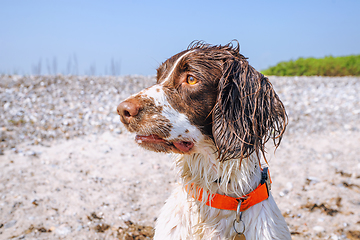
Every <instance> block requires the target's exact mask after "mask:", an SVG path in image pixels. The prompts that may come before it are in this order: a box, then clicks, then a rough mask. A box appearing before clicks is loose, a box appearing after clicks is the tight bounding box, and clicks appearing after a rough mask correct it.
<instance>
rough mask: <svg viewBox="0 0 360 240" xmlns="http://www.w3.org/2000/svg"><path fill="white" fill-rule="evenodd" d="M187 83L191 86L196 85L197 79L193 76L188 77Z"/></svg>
mask: <svg viewBox="0 0 360 240" xmlns="http://www.w3.org/2000/svg"><path fill="white" fill-rule="evenodd" d="M187 83H188V84H190V85H194V84H196V83H197V79H196V78H194V77H193V76H188V77H187Z"/></svg>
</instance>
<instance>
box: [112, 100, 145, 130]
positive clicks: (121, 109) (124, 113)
mask: <svg viewBox="0 0 360 240" xmlns="http://www.w3.org/2000/svg"><path fill="white" fill-rule="evenodd" d="M139 110H140V104H139V103H138V102H137V101H136V100H133V99H130V100H126V101H123V102H122V103H120V104H119V106H118V107H117V113H118V114H119V115H120V117H121V118H120V119H121V121H122V122H123V123H124V124H129V122H130V120H131V119H132V118H133V117H136V116H137V115H138V113H139Z"/></svg>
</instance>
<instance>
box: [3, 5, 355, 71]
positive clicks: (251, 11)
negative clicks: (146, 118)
mask: <svg viewBox="0 0 360 240" xmlns="http://www.w3.org/2000/svg"><path fill="white" fill-rule="evenodd" d="M233 39H237V40H238V41H239V43H240V46H241V53H242V54H243V55H245V56H246V57H248V58H249V62H250V64H251V65H253V66H254V67H255V68H256V69H258V70H262V69H265V68H267V67H269V66H272V65H275V64H277V63H278V62H280V61H287V60H290V59H293V60H295V59H297V58H299V57H324V56H328V55H333V56H343V55H350V54H360V1H358V0H341V1H340V0H310V1H308V0H302V1H289V0H288V1H269V0H268V1H260V0H259V1H257V0H254V1H240V0H239V1H226V0H224V1H211V0H207V1H201V0H190V1H187V0H182V1H136V0H133V1H121V0H119V1H107V0H103V1H91V0H87V1H80V0H79V1H76V0H71V1H70V0H69V1H68V0H61V1H60V0H58V1H49V0H46V1H40V0H31V1H25V0H23V1H19V0H11V1H9V0H6V1H5V0H0V74H1V73H8V74H12V73H18V74H31V73H34V71H39V68H36V67H37V66H39V62H40V63H41V73H42V74H47V73H49V72H50V73H53V72H54V71H55V70H56V73H64V74H67V73H69V72H70V73H78V74H80V75H83V74H86V73H91V72H92V73H95V74H97V75H104V74H110V73H112V71H111V62H112V61H113V62H114V64H115V65H116V66H117V67H116V70H117V72H118V73H119V72H120V74H121V75H128V74H141V75H153V74H155V72H156V68H157V67H158V66H159V64H160V63H161V62H163V61H164V60H166V59H167V58H169V57H170V56H172V55H173V54H175V53H177V52H179V51H182V50H184V49H186V48H187V46H188V45H189V43H190V42H191V41H193V40H204V41H206V42H208V43H211V44H226V43H228V42H229V41H231V40H233ZM54 60H55V61H56V62H55V64H54ZM76 63H77V64H76ZM54 65H55V66H56V67H54ZM36 69H37V70H36ZM91 69H92V70H91Z"/></svg>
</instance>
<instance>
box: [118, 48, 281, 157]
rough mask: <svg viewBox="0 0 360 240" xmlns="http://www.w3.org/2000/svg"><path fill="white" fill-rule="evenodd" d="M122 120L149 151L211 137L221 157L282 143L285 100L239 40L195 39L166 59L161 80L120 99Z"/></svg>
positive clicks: (192, 147)
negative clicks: (241, 50)
mask: <svg viewBox="0 0 360 240" xmlns="http://www.w3.org/2000/svg"><path fill="white" fill-rule="evenodd" d="M117 111H118V113H119V115H120V116H121V121H122V122H123V123H124V125H125V126H126V128H127V129H128V130H129V131H130V132H135V133H136V134H137V136H136V139H137V142H138V143H139V144H140V145H141V146H143V147H145V148H147V149H150V150H154V151H161V152H176V153H182V154H192V153H196V152H198V151H199V148H200V145H201V144H202V142H203V141H204V140H212V141H213V143H214V144H215V146H216V149H217V154H218V158H219V160H221V161H224V160H228V159H231V158H240V159H243V158H246V157H247V156H249V155H250V154H252V153H253V152H255V153H256V154H258V153H259V152H260V151H261V152H263V151H264V145H265V143H266V142H267V141H268V140H269V139H270V138H272V139H273V140H274V144H275V146H278V144H280V141H281V138H282V135H283V133H284V130H285V127H286V124H287V115H286V112H285V108H284V105H283V104H282V102H281V101H280V99H279V97H278V96H277V94H276V93H275V91H274V89H273V87H272V85H271V83H270V82H269V80H268V79H267V78H266V77H264V76H263V75H262V74H261V73H259V72H257V71H256V70H255V69H254V68H253V67H251V66H250V65H249V63H248V61H247V60H246V58H245V57H244V56H243V55H241V54H240V53H239V45H238V44H237V45H236V46H233V45H232V44H231V43H230V44H227V45H225V46H211V45H207V44H203V43H202V42H196V43H194V44H192V45H190V46H189V48H188V49H187V50H185V51H183V52H180V53H178V54H176V55H174V56H173V57H171V58H169V59H168V60H166V61H165V62H164V63H163V64H161V66H160V67H159V68H158V70H157V83H156V84H155V85H154V86H152V87H150V88H147V89H145V90H143V91H141V92H139V93H137V94H135V95H133V96H131V97H129V98H127V99H126V100H125V101H123V102H122V103H120V105H119V106H118V108H117Z"/></svg>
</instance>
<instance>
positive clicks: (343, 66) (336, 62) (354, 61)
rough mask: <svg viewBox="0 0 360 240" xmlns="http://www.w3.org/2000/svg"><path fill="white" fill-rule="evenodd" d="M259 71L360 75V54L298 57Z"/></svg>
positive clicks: (287, 74) (310, 74) (270, 72)
mask: <svg viewBox="0 0 360 240" xmlns="http://www.w3.org/2000/svg"><path fill="white" fill-rule="evenodd" d="M261 72H262V73H263V74H264V75H276V76H360V55H351V56H345V57H332V56H328V57H325V58H299V59H297V60H296V61H293V60H291V61H289V62H280V63H278V64H277V65H276V66H274V67H270V68H269V69H266V70H264V71H261Z"/></svg>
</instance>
